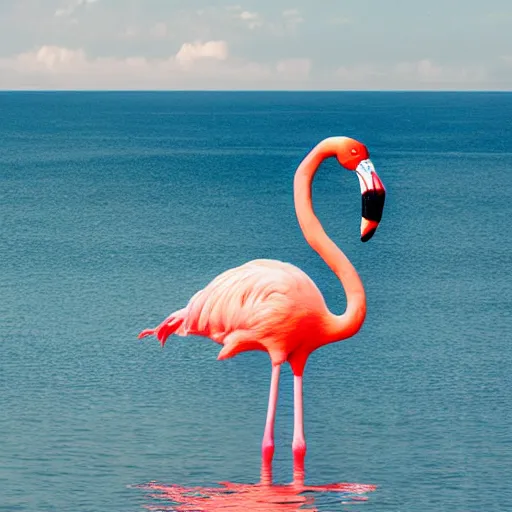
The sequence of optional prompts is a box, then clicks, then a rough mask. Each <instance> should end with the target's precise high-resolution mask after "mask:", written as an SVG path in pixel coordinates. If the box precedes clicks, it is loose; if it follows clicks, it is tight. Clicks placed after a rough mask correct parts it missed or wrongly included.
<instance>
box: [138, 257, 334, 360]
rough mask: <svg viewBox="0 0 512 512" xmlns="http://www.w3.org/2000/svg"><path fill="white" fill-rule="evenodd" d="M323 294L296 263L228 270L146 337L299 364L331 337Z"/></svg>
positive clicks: (259, 263) (249, 265)
mask: <svg viewBox="0 0 512 512" xmlns="http://www.w3.org/2000/svg"><path fill="white" fill-rule="evenodd" d="M329 314H330V313H329V310H328V308H327V306H326V304H325V301H324V298H323V296H322V293H321V292H320V290H319V289H318V287H317V286H316V284H315V283H314V282H313V281H312V279H311V278H310V277H309V276H308V275H307V274H306V273H305V272H303V271H302V270H301V269H299V268H298V267H296V266H295V265H292V264H290V263H283V262H281V261H277V260H270V259H258V260H253V261H249V262H247V263H245V264H244V265H241V266H239V267H235V268H232V269H229V270H226V271H225V272H223V273H222V274H220V275H219V276H217V277H216V278H215V279H213V281H211V282H210V283H209V284H208V285H207V286H206V287H205V288H204V289H202V290H200V291H199V292H197V293H196V294H195V295H194V296H193V297H192V298H191V299H190V301H189V303H188V305H187V306H186V307H185V308H183V309H181V310H179V311H176V312H174V313H172V314H171V315H170V316H169V317H168V318H166V319H165V320H164V322H162V323H161V324H160V325H159V326H158V327H156V328H155V329H148V330H146V331H143V332H142V333H141V334H140V337H144V336H148V335H151V334H154V335H156V336H157V337H158V339H159V340H160V342H161V343H162V344H164V343H165V341H166V340H167V338H168V336H169V335H171V334H172V333H175V334H177V335H179V336H187V335H190V334H192V335H198V336H205V337H207V338H210V339H212V340H213V341H216V342H217V343H220V344H221V345H223V348H222V350H221V351H220V353H219V356H218V359H227V358H229V357H234V356H235V355H237V354H239V353H240V352H245V351H248V350H263V351H266V352H268V354H269V356H270V358H271V361H272V364H274V365H278V364H282V363H284V362H285V361H288V360H291V361H293V357H292V356H293V354H294V353H295V352H296V351H297V350H299V349H300V351H301V352H304V351H307V352H308V353H309V352H311V351H312V350H314V349H315V348H316V347H317V346H318V344H319V343H320V344H321V342H322V341H323V339H324V338H325V337H326V334H327V331H326V329H324V328H323V326H324V325H325V319H326V318H328V316H329Z"/></svg>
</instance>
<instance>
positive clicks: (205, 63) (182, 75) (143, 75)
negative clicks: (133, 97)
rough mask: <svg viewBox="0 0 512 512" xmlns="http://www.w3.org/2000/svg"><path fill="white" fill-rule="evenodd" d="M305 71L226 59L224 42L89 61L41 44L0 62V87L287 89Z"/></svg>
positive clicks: (291, 64) (298, 83)
mask: <svg viewBox="0 0 512 512" xmlns="http://www.w3.org/2000/svg"><path fill="white" fill-rule="evenodd" d="M198 62H201V65H197V66H196V65H194V64H196V63H198ZM310 69H311V61H309V60H308V59H289V60H280V61H278V62H277V63H276V64H270V63H267V64H264V63H259V62H250V61H245V60H241V59H236V58H230V57H229V52H228V45H227V43H226V42H225V41H207V42H204V43H200V42H195V43H184V44H183V45H182V46H181V48H180V49H179V51H178V52H177V53H176V54H175V55H170V56H168V57H165V58H153V59H149V58H146V57H140V56H139V57H138V56H132V57H128V58H114V57H97V58H92V57H90V56H88V55H87V54H86V52H85V51H84V50H82V49H70V48H65V47H59V46H50V45H44V46H41V47H39V48H37V49H35V50H33V51H30V52H25V53H22V54H19V55H17V56H14V57H10V58H0V89H9V88H13V84H16V88H21V89H26V88H28V89H204V88H205V87H206V85H205V84H207V87H208V88H211V89H237V88H241V89H253V88H254V87H256V88H271V89H279V88H285V89H291V88H294V87H304V86H305V82H306V80H307V78H308V76H309V74H310Z"/></svg>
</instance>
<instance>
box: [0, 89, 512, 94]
mask: <svg viewBox="0 0 512 512" xmlns="http://www.w3.org/2000/svg"><path fill="white" fill-rule="evenodd" d="M5 92H9V93H27V92H37V93H46V92H49V93H56V92H152V93H184V92H187V93H205V92H207V93H226V92H229V93H247V92H250V93H262V92H265V93H342V92H350V93H354V92H355V93H358V92H361V93H408V92H414V93H490V92H494V93H512V89H71V88H70V89H2V88H0V93H5Z"/></svg>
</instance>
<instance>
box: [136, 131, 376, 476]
mask: <svg viewBox="0 0 512 512" xmlns="http://www.w3.org/2000/svg"><path fill="white" fill-rule="evenodd" d="M329 157H336V158H337V159H338V162H339V163H340V165H341V166H343V167H344V168H346V169H347V170H350V171H355V172H356V173H357V176H358V178H359V182H360V186H361V193H362V220H361V240H362V241H363V242H366V241H367V240H369V239H370V238H371V237H372V235H373V234H374V232H375V230H376V229H377V226H378V224H379V222H380V220H381V217H382V211H383V208H384V199H385V189H384V186H383V184H382V182H381V180H380V179H379V177H378V176H377V173H376V172H375V168H374V166H373V164H372V162H371V160H370V159H369V153H368V150H367V148H366V146H364V145H363V144H362V143H360V142H358V141H356V140H354V139H351V138H348V137H329V138H327V139H325V140H323V141H322V142H320V143H319V144H318V145H317V146H316V147H315V148H313V150H312V151H311V152H310V153H309V154H308V155H307V156H306V158H305V159H304V160H303V161H302V163H301V164H300V166H299V167H298V169H297V171H296V174H295V179H294V199H295V209H296V213H297V218H298V221H299V224H300V227H301V229H302V232H303V234H304V237H305V239H306V240H307V242H308V243H309V245H310V246H311V247H312V248H313V249H314V250H315V251H316V252H317V253H318V254H319V255H320V257H321V258H322V259H323V260H324V261H325V262H326V263H327V265H328V266H329V267H330V268H331V270H332V271H333V272H334V273H335V274H336V276H337V277H338V279H339V280H340V281H341V284H342V286H343V287H344V289H345V293H346V297H347V308H346V310H345V312H344V313H343V314H342V315H339V316H337V315H334V314H333V313H331V312H330V311H329V309H328V308H327V306H326V304H325V301H324V298H323V296H322V294H321V292H320V291H319V289H318V288H317V286H316V285H315V283H314V282H313V281H312V280H311V279H310V278H309V277H308V276H307V275H306V274H305V273H304V272H303V271H302V270H300V269H299V268H297V267H295V266H294V265H291V264H289V263H283V262H281V261H276V260H269V259H259V260H254V261H250V262H248V263H245V264H244V265H241V266H239V267H236V268H233V269H230V270H227V271H226V272H224V273H222V274H220V275H219V276H217V277H216V278H215V279H214V280H213V281H211V282H210V283H209V284H208V285H207V286H206V287H205V288H204V289H203V290H200V291H199V292H197V293H196V294H195V295H194V296H193V297H192V298H191V299H190V301H189V303H188V305H187V306H186V307H185V308H183V309H180V310H178V311H175V312H174V313H172V314H171V315H170V316H169V317H167V318H166V319H165V320H164V321H163V322H162V323H161V324H160V325H158V326H157V327H156V328H154V329H147V330H145V331H143V332H141V333H140V335H139V338H143V337H144V336H148V335H156V337H157V338H158V339H159V340H160V343H161V344H162V346H163V345H164V344H165V341H166V340H167V338H168V337H169V335H171V334H173V333H175V334H177V335H179V336H187V335H189V334H192V335H199V336H205V337H208V338H210V339H212V340H213V341H215V342H217V343H220V344H221V345H223V348H222V349H221V351H220V353H219V355H218V359H219V360H220V359H227V358H230V357H234V356H235V355H237V354H239V353H241V352H245V351H248V350H263V351H267V352H268V354H269V356H270V359H271V362H272V377H271V382H270V396H269V403H268V411H267V419H266V424H265V430H264V434H263V442H262V471H267V472H270V471H271V466H272V458H273V456H274V419H275V414H276V405H277V395H278V385H279V373H280V368H281V365H282V364H283V363H284V362H286V361H288V363H289V364H290V366H291V368H292V372H293V375H294V427H293V442H292V451H293V461H294V462H293V465H294V474H301V473H302V474H303V473H304V458H305V455H306V440H305V436H304V414H303V398H302V376H303V372H304V367H305V365H306V360H307V358H308V356H309V355H310V354H311V353H312V352H313V351H314V350H316V349H317V348H319V347H321V346H323V345H326V344H328V343H333V342H335V341H340V340H344V339H346V338H349V337H351V336H354V335H355V334H356V333H357V332H358V331H359V329H360V328H361V326H362V324H363V322H364V319H365V316H366V296H365V292H364V288H363V284H362V282H361V279H360V278H359V275H358V274H357V272H356V270H355V268H354V267H353V265H352V264H351V263H350V261H349V259H348V258H347V257H346V256H345V255H344V254H343V252H342V251H341V250H340V249H339V248H338V247H337V246H336V245H335V244H334V242H333V241H332V240H331V239H330V238H329V237H328V236H327V234H326V233H325V231H324V230H323V228H322V225H321V224H320V221H319V220H318V218H317V217H316V215H315V213H314V210H313V206H312V200H311V187H312V182H313V177H314V175H315V173H316V171H317V170H318V168H319V166H320V164H321V163H322V161H323V160H325V159H326V158H329Z"/></svg>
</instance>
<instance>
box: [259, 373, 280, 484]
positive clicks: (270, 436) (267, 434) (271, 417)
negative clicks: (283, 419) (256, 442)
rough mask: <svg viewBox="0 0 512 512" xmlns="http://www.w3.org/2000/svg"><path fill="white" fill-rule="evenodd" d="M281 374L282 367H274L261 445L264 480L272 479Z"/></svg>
mask: <svg viewBox="0 0 512 512" xmlns="http://www.w3.org/2000/svg"><path fill="white" fill-rule="evenodd" d="M280 372H281V365H275V366H272V378H271V380H270V393H269V397H268V410H267V421H266V423H265V431H264V433H263V442H262V444H261V470H262V480H263V479H268V478H270V479H271V478H272V475H271V472H272V458H273V457H274V423H275V418H276V408H277V395H278V391H279V373H280ZM264 477H267V478H264Z"/></svg>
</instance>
